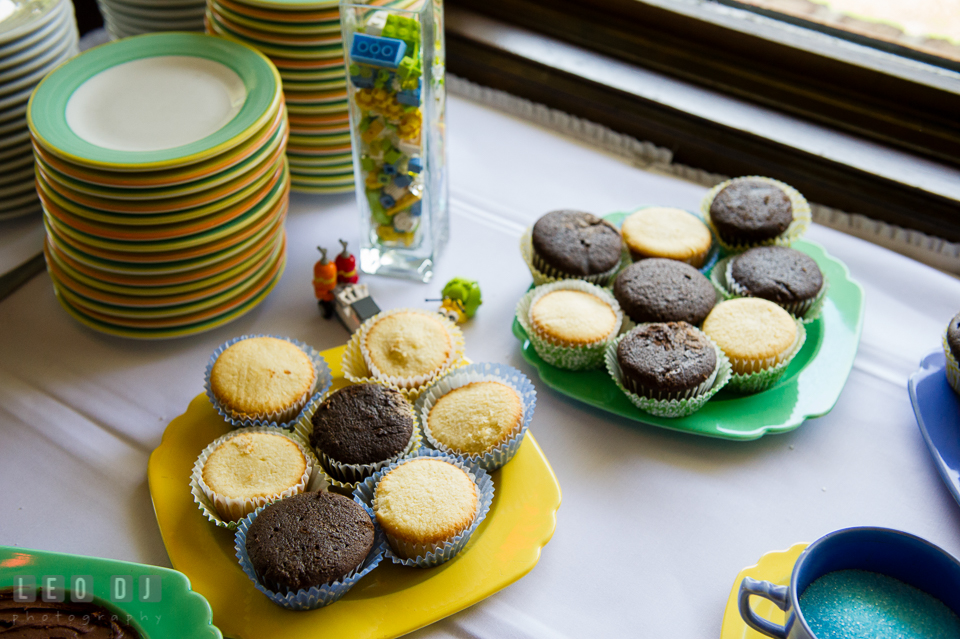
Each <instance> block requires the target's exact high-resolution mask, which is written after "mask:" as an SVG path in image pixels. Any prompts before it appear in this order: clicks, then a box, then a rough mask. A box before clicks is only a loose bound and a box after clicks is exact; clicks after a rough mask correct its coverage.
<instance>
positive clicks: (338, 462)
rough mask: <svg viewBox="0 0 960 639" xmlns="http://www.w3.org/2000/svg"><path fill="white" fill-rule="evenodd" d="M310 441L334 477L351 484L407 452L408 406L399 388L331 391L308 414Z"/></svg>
mask: <svg viewBox="0 0 960 639" xmlns="http://www.w3.org/2000/svg"><path fill="white" fill-rule="evenodd" d="M310 422H311V424H312V431H311V432H310V434H309V440H310V445H311V446H313V447H314V449H315V450H316V451H317V456H318V457H319V458H320V461H321V463H322V465H323V467H324V469H325V470H326V471H327V473H329V474H330V475H331V476H332V477H333V478H334V479H337V480H339V481H343V482H350V483H352V482H357V481H360V480H362V479H363V478H364V477H366V476H368V475H370V474H372V473H374V472H376V470H377V469H378V468H380V467H382V466H384V465H386V464H387V463H389V462H391V461H394V460H396V459H398V458H399V457H401V456H402V455H403V454H404V453H406V452H408V451H409V450H410V449H411V447H412V446H413V444H414V442H415V441H416V437H415V435H416V433H417V429H416V426H415V423H414V413H413V406H412V405H411V404H410V402H408V401H407V400H406V398H404V396H403V395H402V394H401V393H400V391H398V390H396V389H394V388H390V387H389V386H383V385H382V384H357V385H355V386H347V387H344V388H341V389H340V390H338V391H335V392H334V393H332V394H331V395H330V396H329V397H327V398H326V399H325V400H323V402H322V403H321V404H320V405H319V406H318V407H317V410H316V412H314V413H313V415H312V417H311V418H310Z"/></svg>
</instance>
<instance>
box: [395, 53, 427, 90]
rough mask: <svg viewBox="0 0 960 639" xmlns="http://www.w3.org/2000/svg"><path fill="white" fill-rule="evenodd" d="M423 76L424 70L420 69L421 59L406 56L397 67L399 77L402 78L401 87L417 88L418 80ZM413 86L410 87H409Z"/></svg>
mask: <svg viewBox="0 0 960 639" xmlns="http://www.w3.org/2000/svg"><path fill="white" fill-rule="evenodd" d="M421 75H423V69H422V68H421V67H420V58H419V57H411V56H404V58H403V59H402V60H400V65H399V66H398V67H397V76H398V77H399V78H400V85H401V86H403V87H404V88H416V85H417V79H418V78H419V77H420V76H421ZM411 84H412V85H413V86H409V85H411ZM404 85H408V86H404Z"/></svg>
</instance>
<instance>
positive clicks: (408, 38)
mask: <svg viewBox="0 0 960 639" xmlns="http://www.w3.org/2000/svg"><path fill="white" fill-rule="evenodd" d="M380 35H381V36H383V37H384V38H397V39H398V40H403V41H404V42H406V43H407V46H408V47H409V48H410V51H411V52H412V54H413V55H414V57H416V56H417V54H418V52H419V50H420V23H419V22H417V21H416V20H415V19H414V18H404V17H403V16H397V15H389V16H387V23H386V24H385V25H384V27H383V31H382V32H381V33H380Z"/></svg>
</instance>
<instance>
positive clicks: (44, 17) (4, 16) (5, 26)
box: [0, 0, 67, 44]
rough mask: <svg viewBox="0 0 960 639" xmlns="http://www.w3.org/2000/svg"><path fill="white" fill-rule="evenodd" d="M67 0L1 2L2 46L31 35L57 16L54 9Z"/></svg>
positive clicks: (0, 40)
mask: <svg viewBox="0 0 960 639" xmlns="http://www.w3.org/2000/svg"><path fill="white" fill-rule="evenodd" d="M66 1H67V0H2V1H0V44H5V43H7V42H13V41H14V40H17V39H19V38H22V37H23V36H26V35H30V34H31V33H33V32H34V31H36V30H37V29H39V28H40V27H42V26H43V25H45V24H47V23H48V22H49V21H50V20H52V19H53V18H54V17H55V16H56V12H54V9H55V8H56V7H57V6H59V5H60V4H61V3H62V2H66Z"/></svg>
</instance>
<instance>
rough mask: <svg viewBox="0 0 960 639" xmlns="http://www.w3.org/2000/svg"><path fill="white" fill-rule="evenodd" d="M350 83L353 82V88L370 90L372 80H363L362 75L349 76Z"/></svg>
mask: <svg viewBox="0 0 960 639" xmlns="http://www.w3.org/2000/svg"><path fill="white" fill-rule="evenodd" d="M350 81H351V82H353V86H355V87H357V88H358V89H372V88H373V83H374V80H373V78H372V77H371V78H365V77H363V76H362V75H351V76H350Z"/></svg>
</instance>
